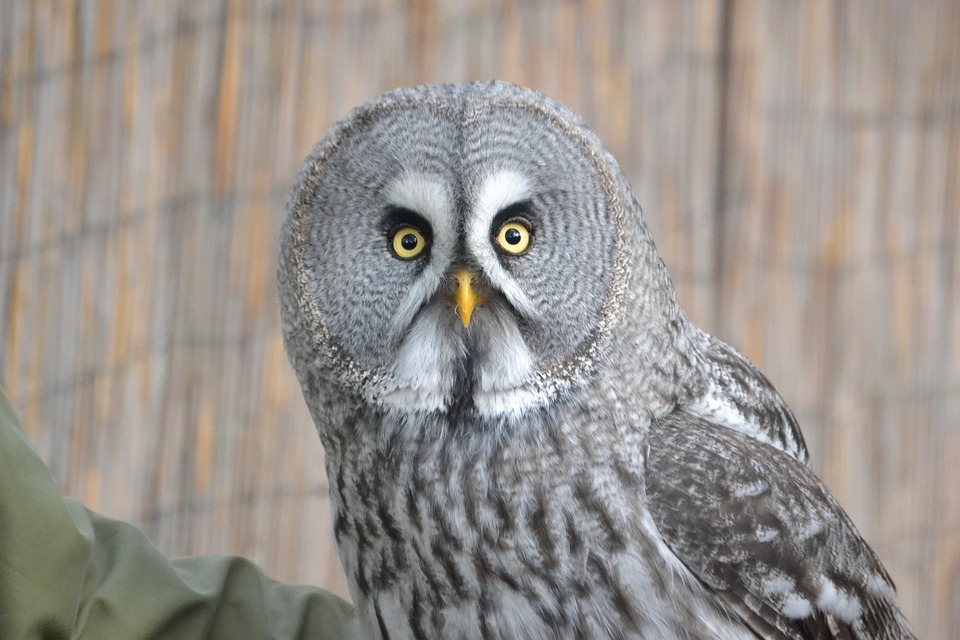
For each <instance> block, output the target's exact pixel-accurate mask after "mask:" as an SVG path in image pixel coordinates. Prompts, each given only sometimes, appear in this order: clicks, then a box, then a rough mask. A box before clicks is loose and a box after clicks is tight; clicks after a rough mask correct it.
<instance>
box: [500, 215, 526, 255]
mask: <svg viewBox="0 0 960 640" xmlns="http://www.w3.org/2000/svg"><path fill="white" fill-rule="evenodd" d="M494 240H495V241H496V243H497V248H498V249H500V250H501V251H504V252H505V253H510V254H513V255H515V256H517V255H520V254H521V253H523V252H524V251H526V250H527V247H529V246H530V225H529V224H527V222H526V220H518V219H514V220H508V221H507V222H506V223H505V224H504V225H503V226H502V227H500V230H499V231H497V235H496V236H495V238H494Z"/></svg>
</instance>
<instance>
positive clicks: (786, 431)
mask: <svg viewBox="0 0 960 640" xmlns="http://www.w3.org/2000/svg"><path fill="white" fill-rule="evenodd" d="M699 333H700V336H699V338H700V352H701V353H702V354H703V356H704V362H703V364H704V366H706V367H707V370H708V375H707V376H706V379H707V380H708V383H707V386H706V388H705V389H703V392H702V394H701V395H700V396H698V397H696V398H693V399H692V400H691V402H689V403H688V404H686V405H685V406H684V410H685V411H686V412H687V413H690V414H693V415H695V416H698V417H700V418H703V419H704V420H706V421H708V422H711V423H713V424H717V425H720V426H724V427H728V428H730V429H735V430H737V431H740V432H742V433H745V434H747V435H748V436H750V437H752V438H754V439H756V440H759V441H760V442H764V443H766V444H769V445H771V446H773V447H776V448H777V449H780V450H781V451H784V452H786V453H787V454H789V455H790V456H791V457H793V458H795V459H797V460H799V461H800V462H802V463H803V464H805V465H807V466H808V467H809V466H810V455H809V454H808V453H807V445H806V443H805V442H804V441H803V434H802V433H801V432H800V426H799V425H798V424H797V419H796V418H794V417H793V412H792V411H790V407H788V406H787V403H786V402H785V401H784V399H783V398H782V397H781V396H780V394H779V393H778V392H777V390H776V389H775V388H774V386H773V385H772V384H770V381H769V380H767V378H766V376H764V375H763V373H762V372H761V371H760V370H759V369H757V367H756V366H755V365H754V364H753V363H752V362H750V360H748V359H747V357H746V356H744V355H743V354H742V353H740V352H739V351H737V350H736V349H734V348H733V347H731V346H730V345H728V344H727V343H725V342H723V341H722V340H719V339H718V338H716V337H714V336H712V335H710V334H709V333H706V332H705V331H700V332H699Z"/></svg>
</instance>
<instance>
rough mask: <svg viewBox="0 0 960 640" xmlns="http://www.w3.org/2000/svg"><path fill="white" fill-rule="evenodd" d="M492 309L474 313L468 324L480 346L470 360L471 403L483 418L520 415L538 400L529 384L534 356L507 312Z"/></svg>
mask: <svg viewBox="0 0 960 640" xmlns="http://www.w3.org/2000/svg"><path fill="white" fill-rule="evenodd" d="M492 311H494V312H493V313H485V314H477V319H476V320H475V321H474V323H473V326H471V329H472V330H474V331H475V334H474V335H473V336H472V337H471V342H472V344H474V345H478V346H479V347H480V348H479V349H477V353H476V354H475V358H474V363H473V374H474V377H475V380H476V382H475V385H474V393H473V403H474V405H475V406H476V408H477V411H478V412H479V413H480V415H481V416H484V417H491V418H492V417H501V416H504V417H519V416H521V415H523V414H524V413H525V412H526V411H527V410H528V409H530V408H531V407H532V406H534V405H536V404H538V403H539V402H540V400H541V398H540V394H539V392H538V390H537V387H536V386H535V385H534V384H532V383H533V382H534V366H533V357H532V356H531V355H530V349H528V348H527V343H526V342H524V340H523V336H521V335H520V330H519V329H518V328H517V325H516V322H515V321H514V320H513V318H512V317H510V316H509V315H507V313H508V312H507V311H506V310H505V309H497V310H492ZM498 311H499V313H498Z"/></svg>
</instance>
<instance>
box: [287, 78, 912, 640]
mask: <svg viewBox="0 0 960 640" xmlns="http://www.w3.org/2000/svg"><path fill="white" fill-rule="evenodd" d="M278 282H279V289H280V300H281V320H282V322H281V324H282V330H283V334H284V339H285V344H286V349H287V353H288V355H289V358H290V361H291V363H292V365H293V367H294V369H295V370H296V372H297V375H298V378H299V381H300V385H301V387H302V391H303V395H304V398H305V400H306V402H307V405H308V406H309V409H310V412H311V415H312V417H313V420H314V422H315V424H316V427H317V429H318V431H319V434H320V438H321V440H322V442H323V446H324V449H325V452H326V458H325V464H326V471H327V475H328V478H329V485H330V499H331V509H332V521H333V534H334V536H335V538H336V541H337V545H338V550H339V556H340V560H341V563H342V564H343V568H344V570H345V572H346V575H347V579H348V584H349V587H350V592H351V595H352V597H353V600H354V602H355V604H356V607H357V612H358V617H359V620H360V623H361V626H362V628H363V631H364V634H365V636H366V637H369V638H383V639H386V638H389V639H391V640H403V639H410V638H416V639H423V638H510V639H527V640H535V639H537V640H538V639H548V638H550V639H553V638H585V639H604V638H616V639H632V638H654V639H659V640H669V639H679V638H686V639H693V638H723V639H732V638H791V639H800V638H861V639H863V638H910V637H912V635H911V633H910V631H909V630H908V627H907V624H906V622H905V620H904V618H903V616H902V614H901V613H900V611H899V610H898V608H897V606H896V604H895V603H894V586H893V584H892V582H891V580H890V577H889V575H888V574H887V572H886V571H885V570H884V568H883V566H882V565H881V563H880V561H879V560H878V558H877V556H876V555H875V554H874V553H873V551H871V549H870V548H869V547H868V546H867V544H866V543H865V542H864V541H863V540H862V539H861V537H860V535H859V534H858V532H857V530H856V528H855V527H854V525H853V524H852V523H851V521H850V519H849V518H848V517H847V515H846V514H845V513H844V512H843V510H842V509H841V508H840V506H839V505H838V504H837V502H836V501H835V500H834V498H833V497H832V496H831V495H830V493H829V492H828V490H827V489H826V488H825V487H824V485H823V484H822V483H821V482H820V481H819V480H818V479H817V477H816V476H815V475H814V474H813V473H812V472H811V470H810V467H809V458H808V454H807V450H806V447H805V445H804V441H803V437H802V436H801V433H800V430H799V428H798V426H797V423H796V421H795V419H794V416H793V415H792V413H791V412H790V409H789V408H788V407H787V405H786V404H785V403H784V401H783V399H782V398H781V397H780V395H779V394H778V393H777V391H776V390H775V389H774V388H773V387H772V386H771V384H770V383H769V382H768V381H767V379H766V378H765V377H764V376H763V375H762V374H761V373H760V372H759V371H758V370H757V369H756V368H755V367H754V366H753V365H752V364H751V363H750V362H749V361H748V360H747V359H746V358H744V357H743V356H742V355H740V354H739V353H738V352H737V351H735V350H734V349H733V348H731V347H730V346H728V345H726V344H724V343H723V342H721V341H720V340H718V339H716V338H714V337H713V336H711V335H709V334H708V333H706V332H704V331H702V330H700V329H699V328H698V327H696V326H695V325H694V324H693V323H692V322H691V321H690V320H689V319H688V318H687V317H686V316H685V315H684V313H683V311H682V310H681V309H680V307H679V306H678V303H677V299H676V296H675V293H674V288H673V286H672V284H671V281H670V277H669V275H668V273H667V270H666V268H665V267H664V264H663V262H662V261H661V258H660V256H659V254H658V253H657V250H656V248H655V246H654V243H653V240H652V239H651V236H650V233H649V232H648V229H647V226H646V223H645V222H644V218H643V216H642V214H641V211H640V207H639V205H638V204H637V202H636V198H635V196H634V194H633V192H632V190H631V188H630V186H629V185H628V183H627V180H626V179H625V177H624V175H623V173H622V171H621V170H620V168H619V167H618V165H617V163H616V161H615V160H614V159H613V157H612V156H611V155H610V153H609V152H608V151H606V150H605V148H604V147H603V145H602V144H601V143H600V142H599V140H598V139H597V137H596V136H595V135H594V134H593V133H592V132H591V131H590V130H589V129H587V128H586V127H585V126H584V125H583V124H582V122H581V121H580V120H579V119H578V118H577V117H576V116H574V115H573V114H572V113H570V112H569V111H568V110H567V109H566V108H564V107H563V106H562V105H560V104H558V103H557V102H555V101H553V100H551V99H549V98H547V97H545V96H543V95H541V94H539V93H536V92H534V91H531V90H527V89H523V88H519V87H516V86H513V85H509V84H505V83H501V82H490V83H471V84H463V85H441V86H423V87H417V88H411V89H401V90H397V91H394V92H392V93H387V94H385V95H382V96H380V97H378V98H376V99H374V100H372V101H371V102H368V103H366V104H364V105H362V106H360V107H357V108H356V109H355V110H353V111H352V112H351V113H350V114H349V115H348V116H347V117H346V118H345V119H344V120H342V121H341V122H340V123H338V124H336V125H335V126H334V127H333V129H332V130H331V131H330V132H329V133H328V134H327V135H326V136H325V137H324V138H323V140H321V142H320V143H319V144H318V145H317V146H316V148H315V149H314V151H313V152H312V153H311V155H310V156H309V157H308V159H307V160H306V161H305V163H304V165H303V167H302V169H301V170H300V173H299V175H298V177H297V180H296V184H295V186H294V189H293V191H292V193H291V196H290V198H289V201H288V213H287V218H286V221H285V223H284V226H283V230H282V233H281V250H280V267H279V276H278Z"/></svg>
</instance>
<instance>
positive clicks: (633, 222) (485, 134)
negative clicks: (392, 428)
mask: <svg viewBox="0 0 960 640" xmlns="http://www.w3.org/2000/svg"><path fill="white" fill-rule="evenodd" d="M279 284H280V291H281V308H282V325H283V332H284V337H285V340H286V345H287V350H288V353H289V355H290V357H291V360H292V362H293V364H294V368H295V369H296V370H297V371H298V373H299V375H300V380H301V384H302V385H303V388H304V392H305V394H306V395H307V396H308V401H310V400H311V399H313V398H311V396H314V395H317V394H321V395H322V394H326V395H328V396H330V395H335V396H339V397H350V398H355V399H356V400H358V401H359V402H362V403H363V404H365V405H366V406H369V407H374V408H376V409H377V410H380V411H383V412H385V413H388V414H395V415H405V416H411V415H427V414H437V413H440V414H450V413H460V414H469V415H472V416H478V417H481V418H495V419H507V420H510V419H514V418H518V417H521V416H523V415H525V414H527V413H528V412H530V411H531V410H535V409H536V408H538V407H542V406H545V405H548V404H550V403H551V402H554V401H556V400H557V398H558V396H559V395H566V394H570V393H576V391H577V390H578V389H580V390H582V389H583V388H586V387H589V385H590V383H591V380H594V379H595V378H596V377H597V376H598V375H602V374H605V375H608V376H609V375H614V374H615V373H616V372H617V371H623V370H627V369H629V370H630V371H631V372H633V373H634V374H637V377H638V378H642V376H643V375H644V372H645V371H647V370H648V369H649V371H650V372H654V371H656V370H657V369H658V368H659V369H664V368H669V367H666V364H665V363H666V361H667V360H668V359H669V354H671V353H672V352H673V351H674V344H673V343H674V342H675V341H676V335H675V334H676V333H677V331H676V327H677V326H678V324H682V323H680V322H679V321H678V319H682V314H681V313H680V311H679V309H678V308H677V306H676V303H675V300H674V294H673V287H672V285H671V284H670V280H669V277H668V276H667V273H666V270H665V269H664V267H663V265H662V263H661V262H660V259H659V256H658V255H657V252H656V250H655V248H654V247H653V243H652V241H651V240H650V237H649V234H648V233H647V230H646V227H645V224H644V222H643V218H642V216H641V213H640V209H639V207H638V206H637V204H636V201H635V198H634V196H633V193H632V191H631V190H630V187H629V186H628V184H627V182H626V180H625V179H624V177H623V174H622V172H621V171H620V169H619V167H618V166H617V164H616V162H615V161H614V160H613V158H612V156H611V155H610V154H609V153H608V152H607V151H606V150H605V149H604V148H603V146H602V145H601V144H600V143H599V141H598V140H597V138H596V136H595V135H594V134H593V133H592V132H590V131H589V130H588V129H587V128H586V127H585V126H584V125H583V124H582V123H581V122H580V121H579V119H578V118H577V117H576V116H574V115H573V114H571V113H570V112H569V111H568V110H567V109H565V108H564V107H563V106H561V105H560V104H558V103H556V102H554V101H552V100H550V99H549V98H546V97H545V96H543V95H541V94H539V93H536V92H534V91H530V90H526V89H522V88H519V87H516V86H513V85H509V84H505V83H500V82H493V83H474V84H466V85H442V86H425V87H417V88H413V89H403V90H398V91H395V92H392V93H388V94H385V95H383V96H380V97H379V98H376V99H374V100H372V101H371V102H369V103H366V104H364V105H362V106H360V107H358V108H356V109H355V110H354V111H352V112H351V113H350V114H349V115H348V116H347V117H346V118H345V119H344V120H342V121H341V122H339V123H338V124H337V125H335V126H334V128H333V129H332V130H331V131H330V132H329V133H328V134H327V135H326V137H324V139H323V140H322V141H321V142H320V143H319V144H318V145H317V147H316V148H315V149H314V151H313V152H312V153H311V155H310V156H309V158H308V159H307V160H306V162H305V163H304V165H303V168H302V169H301V171H300V174H299V176H298V179H297V182H296V185H295V187H294V189H293V192H292V194H291V196H290V200H289V203H288V217H287V220H286V223H285V225H284V227H283V232H282V239H281V261H280V272H279ZM641 353H643V354H645V355H644V356H643V357H642V358H641V356H640V354H641ZM316 417H317V416H316V415H315V418H316Z"/></svg>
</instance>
